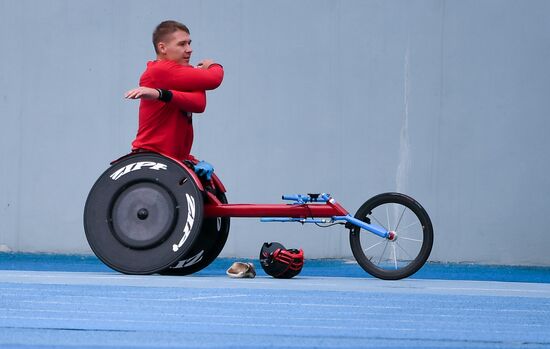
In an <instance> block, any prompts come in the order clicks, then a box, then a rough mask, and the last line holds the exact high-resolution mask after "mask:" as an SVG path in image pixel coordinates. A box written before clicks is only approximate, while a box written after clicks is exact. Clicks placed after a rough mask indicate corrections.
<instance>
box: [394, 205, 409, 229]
mask: <svg viewBox="0 0 550 349" xmlns="http://www.w3.org/2000/svg"><path fill="white" fill-rule="evenodd" d="M406 209H407V206H404V207H403V212H401V216H399V219H398V220H397V225H396V226H395V231H397V229H398V228H399V224H400V223H401V219H402V218H403V215H404V214H405V210H406Z"/></svg>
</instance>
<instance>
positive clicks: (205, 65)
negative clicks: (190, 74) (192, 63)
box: [197, 59, 216, 69]
mask: <svg viewBox="0 0 550 349" xmlns="http://www.w3.org/2000/svg"><path fill="white" fill-rule="evenodd" d="M214 63H216V62H214V60H213V59H203V60H202V61H200V62H199V64H197V68H202V69H208V67H210V66H211V65H212V64H214Z"/></svg>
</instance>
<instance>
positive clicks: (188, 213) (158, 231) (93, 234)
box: [84, 153, 204, 274]
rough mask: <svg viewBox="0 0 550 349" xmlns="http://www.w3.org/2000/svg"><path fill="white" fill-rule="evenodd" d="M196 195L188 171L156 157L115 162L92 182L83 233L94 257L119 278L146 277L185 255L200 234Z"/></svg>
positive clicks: (200, 201)
mask: <svg viewBox="0 0 550 349" xmlns="http://www.w3.org/2000/svg"><path fill="white" fill-rule="evenodd" d="M203 210H204V208H203V198H202V192H201V191H200V190H199V189H198V186H197V185H196V184H195V182H194V177H193V176H192V175H191V173H190V172H189V170H188V169H187V168H185V167H184V166H181V164H180V163H178V162H176V161H173V160H170V159H168V158H166V157H164V156H162V155H159V154H156V153H137V154H133V155H129V156H125V157H123V158H121V159H119V160H118V161H116V162H115V164H114V165H112V166H111V167H110V168H109V169H107V171H105V172H104V173H103V174H102V175H101V176H100V177H99V179H98V180H97V181H96V183H95V184H94V186H93V187H92V189H91V190H90V193H89V195H88V198H87V200H86V206H85V208H84V230H85V232H86V238H87V240H88V243H89V244H90V247H91V248H92V250H93V251H94V253H95V254H96V256H97V257H98V258H99V259H100V260H101V261H102V262H104V263H105V264H106V265H108V266H109V267H111V268H113V269H115V270H117V271H119V272H122V273H125V274H152V273H155V272H158V271H160V270H163V269H166V268H167V267H169V266H170V265H173V264H174V263H176V262H177V261H179V260H180V259H181V258H182V256H184V255H186V254H187V253H188V251H189V250H190V249H191V247H192V245H193V243H194V242H195V240H196V238H197V236H198V233H199V232H200V228H201V224H202V220H203Z"/></svg>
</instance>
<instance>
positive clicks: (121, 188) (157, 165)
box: [84, 152, 433, 280]
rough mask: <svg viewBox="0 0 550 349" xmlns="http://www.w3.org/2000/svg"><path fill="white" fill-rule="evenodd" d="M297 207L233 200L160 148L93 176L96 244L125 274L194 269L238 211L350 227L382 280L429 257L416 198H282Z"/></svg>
mask: <svg viewBox="0 0 550 349" xmlns="http://www.w3.org/2000/svg"><path fill="white" fill-rule="evenodd" d="M282 199H283V200H288V201H290V203H280V204H230V203H228V200H227V197H226V189H225V187H224V185H223V183H222V182H221V180H220V179H219V178H218V176H217V175H216V174H215V173H214V174H213V175H212V178H211V180H209V181H206V180H203V181H201V180H200V179H199V177H198V176H197V175H196V174H195V172H194V171H193V164H192V163H190V162H185V163H184V162H180V161H178V160H176V159H173V158H170V157H168V156H165V155H162V154H158V153H153V152H140V153H131V154H128V155H125V156H123V157H122V158H120V159H118V160H115V161H114V162H112V163H111V166H110V167H109V168H108V169H107V170H106V171H105V172H104V173H103V174H102V175H101V176H100V177H99V179H98V180H97V181H96V182H95V184H94V185H93V187H92V189H91V190H90V193H89V194H88V198H87V200H86V205H85V208H84V230H85V233H86V238H87V240H88V243H89V244H90V247H91V249H92V250H93V252H94V253H95V254H96V256H97V257H98V258H99V259H100V260H101V261H102V262H103V263H105V264H106V265H107V266H109V267H111V268H112V269H114V270H117V271H119V272H121V273H125V274H153V273H160V274H167V275H188V274H192V273H195V272H197V271H199V270H201V269H203V268H205V267H207V266H208V265H209V264H210V263H212V262H213V261H214V260H215V259H216V258H217V257H218V255H219V254H220V252H221V251H222V249H223V247H224V245H225V243H226V241H227V237H228V234H229V228H230V218H231V217H259V218H261V221H262V222H299V223H302V224H315V225H318V226H322V227H325V226H329V225H334V224H341V225H343V226H344V227H345V228H347V229H349V241H350V246H351V250H352V253H353V256H354V257H355V259H356V261H357V263H358V264H359V265H360V266H361V267H362V268H363V269H364V270H365V271H366V272H368V273H370V274H371V275H373V276H375V277H377V278H380V279H385V280H397V279H402V278H406V277H408V276H410V275H412V274H414V273H415V272H417V271H418V270H419V269H420V268H421V267H422V266H423V265H424V264H425V262H426V260H427V259H428V257H429V255H430V252H431V249H432V245H433V227H432V223H431V220H430V217H429V216H428V213H427V212H426V210H425V209H424V208H423V207H422V206H421V205H420V204H419V203H418V202H417V201H416V200H414V199H413V198H411V197H409V196H407V195H404V194H400V193H383V194H379V195H376V196H374V197H372V198H370V199H369V200H367V201H366V202H365V203H364V204H363V205H362V206H361V207H360V208H359V209H358V210H357V212H356V213H355V215H354V216H352V215H351V214H349V213H348V211H346V209H345V208H344V207H342V206H341V205H340V204H339V203H338V202H336V200H335V199H334V198H333V197H332V196H331V195H329V194H326V193H315V194H293V195H283V196H282Z"/></svg>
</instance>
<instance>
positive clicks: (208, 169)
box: [195, 161, 214, 181]
mask: <svg viewBox="0 0 550 349" xmlns="http://www.w3.org/2000/svg"><path fill="white" fill-rule="evenodd" d="M195 173H196V174H197V175H198V176H199V177H204V178H206V180H207V181H209V180H211V179H212V173H214V167H212V165H210V164H209V163H208V162H206V161H199V162H198V163H197V164H196V165H195Z"/></svg>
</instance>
